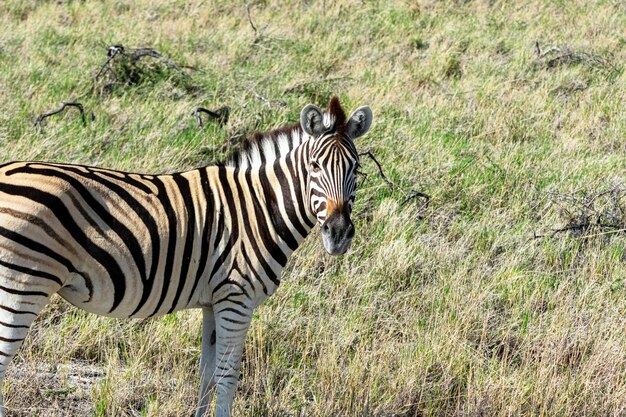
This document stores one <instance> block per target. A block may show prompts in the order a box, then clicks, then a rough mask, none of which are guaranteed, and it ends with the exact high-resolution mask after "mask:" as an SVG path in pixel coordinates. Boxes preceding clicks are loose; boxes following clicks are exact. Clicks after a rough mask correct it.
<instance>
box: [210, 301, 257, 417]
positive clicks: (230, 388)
mask: <svg viewBox="0 0 626 417" xmlns="http://www.w3.org/2000/svg"><path fill="white" fill-rule="evenodd" d="M214 308H215V318H216V320H215V323H216V334H217V344H216V366H215V368H216V369H215V384H216V386H217V389H216V391H217V402H216V411H215V416H216V417H230V412H231V408H232V405H233V398H234V397H235V391H236V390H237V386H238V385H239V374H240V371H241V355H242V352H243V344H244V341H245V339H246V333H248V327H249V326H250V320H251V319H252V310H250V309H244V308H242V307H241V306H237V308H233V307H224V306H217V305H216V306H214Z"/></svg>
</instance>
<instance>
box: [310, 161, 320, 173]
mask: <svg viewBox="0 0 626 417" xmlns="http://www.w3.org/2000/svg"><path fill="white" fill-rule="evenodd" d="M321 170H322V168H320V166H319V165H317V163H316V162H311V171H313V172H314V173H316V174H317V173H319V172H320V171H321Z"/></svg>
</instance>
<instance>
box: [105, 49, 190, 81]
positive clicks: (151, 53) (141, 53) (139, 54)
mask: <svg viewBox="0 0 626 417" xmlns="http://www.w3.org/2000/svg"><path fill="white" fill-rule="evenodd" d="M120 54H121V55H124V56H127V57H128V58H129V59H130V61H131V63H133V64H135V63H136V62H137V61H139V60H140V59H141V58H144V57H150V58H155V59H159V60H161V61H164V62H165V64H166V65H167V66H169V67H170V68H172V69H174V70H176V71H178V72H179V73H181V74H182V75H184V76H185V77H187V78H191V76H190V75H189V74H187V72H185V71H183V69H182V68H180V67H179V66H178V65H176V63H175V62H174V61H172V60H171V59H169V58H166V57H164V56H163V55H161V53H160V52H159V51H157V50H156V49H154V48H135V49H132V48H126V47H124V45H111V46H110V47H109V49H108V51H107V60H106V62H105V63H104V65H102V67H101V68H100V71H98V73H97V74H96V76H95V79H96V80H98V78H100V76H101V75H102V73H103V72H104V71H105V70H107V71H108V72H110V73H111V75H113V78H115V79H116V80H117V77H116V76H115V73H114V72H113V70H112V69H111V62H112V61H113V60H114V59H115V58H116V57H117V56H118V55H120Z"/></svg>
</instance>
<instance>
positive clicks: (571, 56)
mask: <svg viewBox="0 0 626 417" xmlns="http://www.w3.org/2000/svg"><path fill="white" fill-rule="evenodd" d="M555 53H556V55H554V54H555ZM535 54H536V55H537V58H538V63H539V64H540V65H543V66H545V68H547V69H553V68H556V67H559V66H563V65H577V64H583V65H586V66H588V67H595V68H600V69H608V70H609V71H616V69H617V68H616V67H615V65H614V64H613V63H612V62H611V60H610V59H609V58H607V57H604V56H602V55H600V54H598V53H593V52H587V51H576V50H573V49H570V48H568V47H563V48H561V47H558V46H551V47H549V48H547V49H546V50H544V51H542V50H541V48H540V46H539V41H536V42H535ZM549 56H551V57H550V58H549Z"/></svg>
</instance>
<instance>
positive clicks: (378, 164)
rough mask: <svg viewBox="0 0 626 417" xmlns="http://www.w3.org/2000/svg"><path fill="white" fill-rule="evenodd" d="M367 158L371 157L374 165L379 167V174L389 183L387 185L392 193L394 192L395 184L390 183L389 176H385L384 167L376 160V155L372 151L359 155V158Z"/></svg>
mask: <svg viewBox="0 0 626 417" xmlns="http://www.w3.org/2000/svg"><path fill="white" fill-rule="evenodd" d="M364 155H365V156H367V157H369V158H370V159H371V160H372V161H374V163H375V164H376V166H377V167H378V172H379V173H380V176H381V178H382V179H383V180H384V181H385V182H386V183H387V185H388V186H389V188H391V191H393V189H394V184H393V182H391V181H389V179H388V178H387V176H386V175H385V173H384V172H383V167H382V166H381V165H380V163H379V162H378V160H377V159H376V157H375V156H374V154H373V153H372V151H367V152H361V153H360V154H359V157H361V156H364Z"/></svg>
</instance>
